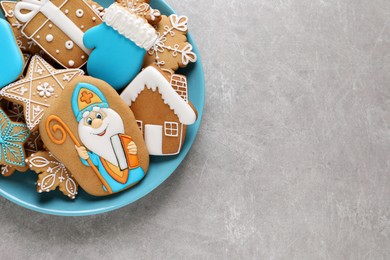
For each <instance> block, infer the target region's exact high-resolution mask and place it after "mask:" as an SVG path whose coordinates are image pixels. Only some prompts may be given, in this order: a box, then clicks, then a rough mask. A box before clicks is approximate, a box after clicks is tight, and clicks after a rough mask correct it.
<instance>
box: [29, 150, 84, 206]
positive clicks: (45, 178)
mask: <svg viewBox="0 0 390 260" xmlns="http://www.w3.org/2000/svg"><path fill="white" fill-rule="evenodd" d="M26 163H27V164H28V166H29V167H30V170H32V171H34V172H36V173H37V174H38V181H37V191H38V192H39V193H42V192H50V191H53V190H55V189H57V187H58V188H59V190H60V191H61V192H62V193H63V194H64V195H65V196H67V197H69V198H71V199H75V198H76V195H77V193H78V184H77V182H76V180H75V179H74V178H73V177H72V176H71V174H70V172H69V171H68V169H66V167H65V165H63V164H62V163H61V162H59V161H58V160H57V158H55V157H54V156H53V154H52V153H51V152H46V151H41V152H37V153H36V154H32V155H31V156H30V157H29V158H27V159H26Z"/></svg>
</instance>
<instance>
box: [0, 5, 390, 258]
mask: <svg viewBox="0 0 390 260" xmlns="http://www.w3.org/2000/svg"><path fill="white" fill-rule="evenodd" d="M168 2H169V3H170V4H171V5H172V6H173V7H174V8H175V9H176V11H177V12H178V13H179V14H185V15H187V16H188V17H189V18H190V30H191V32H192V34H193V36H194V38H195V40H196V41H197V44H198V47H199V48H200V51H201V53H202V58H203V62H204V68H205V73H206V75H205V76H206V82H207V90H206V107H205V114H204V119H203V124H202V127H201V129H200V132H199V136H198V138H197V141H196V143H195V145H194V146H193V148H192V150H191V152H190V154H189V156H188V158H187V159H186V160H185V162H184V163H183V164H182V166H181V167H180V168H179V169H178V170H177V172H176V173H175V174H174V175H173V176H172V177H171V178H170V179H169V180H168V181H167V182H166V183H165V184H164V185H162V186H160V187H159V188H158V189H157V190H156V191H154V192H153V193H152V194H150V195H149V196H147V197H146V198H144V199H142V200H140V201H139V202H137V203H134V204H132V205H130V206H128V207H125V208H123V209H121V210H118V211H116V212H112V213H108V214H103V215H99V216H92V217H83V218H64V217H53V216H46V215H42V214H39V213H35V212H32V211H29V210H26V209H23V208H20V207H19V206H16V205H14V204H12V203H10V202H8V201H6V200H5V199H0V212H1V214H0V259H25V258H32V257H33V258H35V259H37V258H39V259H41V258H42V259H52V258H60V259H78V258H81V257H82V256H84V257H85V258H84V259H96V258H101V259H390V177H389V176H390V125H389V124H390V73H389V69H390V52H389V50H390V28H389V27H390V24H389V22H390V20H389V19H390V1H388V0H370V1H368V0H366V1H363V0H256V1H247V0H245V1H236V0H208V1H195V0H187V1H183V0H169V1H168Z"/></svg>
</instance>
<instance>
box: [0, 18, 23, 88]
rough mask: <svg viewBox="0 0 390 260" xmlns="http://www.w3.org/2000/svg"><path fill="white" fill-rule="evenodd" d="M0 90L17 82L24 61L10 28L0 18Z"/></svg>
mask: <svg viewBox="0 0 390 260" xmlns="http://www.w3.org/2000/svg"><path fill="white" fill-rule="evenodd" d="M0 39H1V40H0V89H1V88H3V87H5V86H7V85H8V84H10V83H12V82H14V81H15V80H17V79H18V78H19V76H20V74H22V72H23V67H24V59H23V55H22V53H21V52H20V49H19V47H18V45H17V43H16V40H15V36H14V34H13V32H12V29H11V26H10V25H9V24H8V23H7V22H6V21H5V20H4V19H1V18H0Z"/></svg>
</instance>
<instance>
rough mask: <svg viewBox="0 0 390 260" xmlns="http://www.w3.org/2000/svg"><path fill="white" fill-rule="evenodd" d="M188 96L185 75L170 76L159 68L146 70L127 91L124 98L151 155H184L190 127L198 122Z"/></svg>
mask: <svg viewBox="0 0 390 260" xmlns="http://www.w3.org/2000/svg"><path fill="white" fill-rule="evenodd" d="M187 95H188V94H187V81H186V78H185V77H184V76H181V75H172V76H171V77H167V76H166V74H165V73H164V72H163V71H162V70H160V69H159V68H157V67H155V66H149V67H147V68H146V69H144V70H143V71H142V72H141V73H140V74H139V75H138V76H137V77H136V78H135V79H134V80H133V81H132V82H131V83H130V85H129V86H128V87H127V88H126V89H125V90H124V91H123V93H122V95H121V97H122V99H123V100H124V101H125V103H126V104H127V105H128V106H129V107H130V108H131V110H132V111H133V112H134V116H135V118H136V120H137V123H138V126H139V128H140V130H141V132H142V133H143V135H144V139H145V143H146V146H147V148H148V151H149V153H150V154H151V155H157V156H166V155H176V154H178V153H180V150H181V147H182V145H183V143H184V140H185V136H186V131H187V126H188V125H192V124H193V123H195V121H196V120H197V111H196V109H195V108H194V107H193V106H192V104H191V103H190V102H189V101H188V96H187Z"/></svg>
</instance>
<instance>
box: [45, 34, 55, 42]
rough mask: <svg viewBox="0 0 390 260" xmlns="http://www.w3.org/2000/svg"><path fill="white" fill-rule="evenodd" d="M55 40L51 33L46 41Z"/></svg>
mask: <svg viewBox="0 0 390 260" xmlns="http://www.w3.org/2000/svg"><path fill="white" fill-rule="evenodd" d="M53 40H54V37H53V35H51V34H48V35H46V41H48V42H52V41H53Z"/></svg>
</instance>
